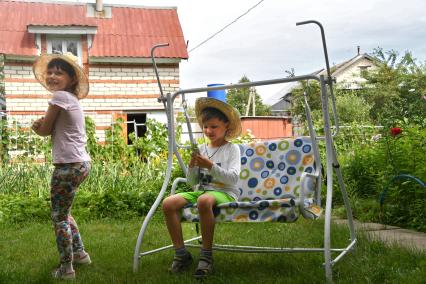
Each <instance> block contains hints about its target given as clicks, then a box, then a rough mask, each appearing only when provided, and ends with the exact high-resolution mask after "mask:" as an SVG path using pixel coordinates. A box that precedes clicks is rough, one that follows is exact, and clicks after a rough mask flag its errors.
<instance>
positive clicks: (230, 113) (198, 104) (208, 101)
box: [195, 97, 242, 140]
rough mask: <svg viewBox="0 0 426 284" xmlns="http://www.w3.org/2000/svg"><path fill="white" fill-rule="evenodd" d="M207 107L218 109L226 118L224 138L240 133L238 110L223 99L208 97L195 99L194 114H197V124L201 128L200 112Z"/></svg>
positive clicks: (230, 138)
mask: <svg viewBox="0 0 426 284" xmlns="http://www.w3.org/2000/svg"><path fill="white" fill-rule="evenodd" d="M208 107H212V108H216V109H218V110H220V111H221V112H222V113H223V114H224V115H225V116H226V117H227V118H228V120H229V126H228V131H227V133H226V136H225V139H226V140H232V139H234V138H237V137H238V136H239V135H240V134H241V130H242V129H241V120H240V113H239V112H238V110H236V109H235V108H233V107H232V106H230V105H229V104H227V103H225V102H223V101H220V100H217V99H214V98H208V97H207V98H206V97H202V98H198V99H197V100H196V101H195V115H196V116H197V120H198V124H200V126H201V128H202V127H203V122H202V120H201V113H202V112H203V110H204V109H206V108H208Z"/></svg>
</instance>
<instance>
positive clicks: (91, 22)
mask: <svg viewBox="0 0 426 284" xmlns="http://www.w3.org/2000/svg"><path fill="white" fill-rule="evenodd" d="M88 5H94V4H87V3H75V2H72V3H71V2H59V3H49V2H28V1H27V2H23V1H19V2H18V1H7V0H6V1H0V19H2V20H1V23H0V53H4V54H9V55H22V56H35V55H38V54H37V48H36V44H35V34H34V33H29V32H28V27H29V26H45V27H57V28H59V27H95V28H96V34H94V35H93V45H92V47H91V49H90V51H89V56H91V57H131V58H132V57H150V56H151V53H150V51H151V47H152V46H153V45H155V44H159V43H166V42H168V43H169V44H170V46H169V47H166V48H161V49H158V50H157V51H156V57H162V58H182V59H187V58H188V52H187V49H186V44H185V40H184V36H183V32H182V29H181V26H180V23H179V18H178V15H177V9H176V8H175V7H164V8H160V7H138V6H129V7H126V6H110V5H108V6H106V7H111V17H110V18H95V17H88V16H87V7H88Z"/></svg>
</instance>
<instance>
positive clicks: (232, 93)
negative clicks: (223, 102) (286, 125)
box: [226, 75, 271, 116]
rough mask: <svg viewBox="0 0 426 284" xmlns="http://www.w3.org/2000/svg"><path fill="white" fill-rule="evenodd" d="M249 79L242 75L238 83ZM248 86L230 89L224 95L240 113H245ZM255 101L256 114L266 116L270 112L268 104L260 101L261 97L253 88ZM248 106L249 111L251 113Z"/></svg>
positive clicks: (248, 91)
mask: <svg viewBox="0 0 426 284" xmlns="http://www.w3.org/2000/svg"><path fill="white" fill-rule="evenodd" d="M247 82H250V80H249V79H248V78H247V76H245V75H244V76H243V77H242V78H241V79H240V81H238V83H247ZM249 95H250V88H241V89H231V90H229V91H228V94H227V96H226V99H227V102H228V103H229V104H230V105H232V106H233V107H235V108H236V109H237V110H238V111H239V112H240V114H241V115H245V113H246V110H247V104H248V101H249ZM254 96H255V103H256V116H266V115H270V114H271V109H270V107H269V106H267V105H264V104H263V102H262V98H261V97H260V96H259V94H258V93H257V91H256V89H254ZM251 107H252V106H250V112H249V113H251Z"/></svg>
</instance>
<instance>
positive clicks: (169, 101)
mask: <svg viewBox="0 0 426 284" xmlns="http://www.w3.org/2000/svg"><path fill="white" fill-rule="evenodd" d="M167 105H169V106H170V110H167V108H166V114H167V122H168V129H169V131H168V138H169V145H168V146H169V147H168V154H167V170H166V176H165V178H164V181H163V185H162V187H161V190H160V192H159V193H158V196H157V198H156V199H155V201H154V204H153V205H152V206H151V208H150V209H149V211H148V214H147V216H146V217H145V219H144V221H143V223H142V227H141V230H140V232H139V235H138V239H137V242H136V248H135V252H134V255H133V271H134V272H136V271H137V270H138V267H139V253H140V248H141V244H142V241H143V237H144V234H145V231H146V228H147V226H148V223H149V221H150V220H151V218H152V216H153V215H154V213H155V210H157V207H158V205H159V204H160V202H161V200H162V199H163V196H164V193H165V192H166V190H167V185H168V184H169V181H170V177H171V175H172V166H173V149H174V143H173V142H174V138H173V136H174V132H173V123H172V121H173V119H174V118H173V102H172V97H171V95H170V94H167Z"/></svg>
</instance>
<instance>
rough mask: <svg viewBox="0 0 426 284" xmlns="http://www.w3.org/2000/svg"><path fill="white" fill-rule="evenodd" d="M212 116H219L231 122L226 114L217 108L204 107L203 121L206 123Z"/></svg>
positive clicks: (218, 117)
mask: <svg viewBox="0 0 426 284" xmlns="http://www.w3.org/2000/svg"><path fill="white" fill-rule="evenodd" d="M212 118H217V119H219V120H220V121H223V122H229V119H228V117H226V115H225V114H224V113H223V112H221V111H220V110H218V109H217V108H214V107H207V108H205V109H203V111H202V112H201V121H202V122H203V123H204V122H206V121H208V120H210V119H212Z"/></svg>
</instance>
